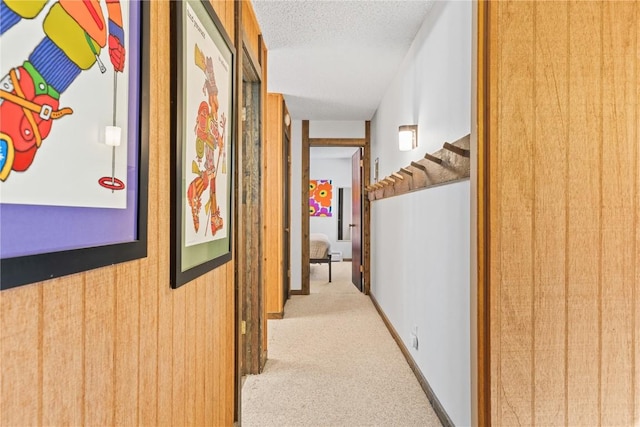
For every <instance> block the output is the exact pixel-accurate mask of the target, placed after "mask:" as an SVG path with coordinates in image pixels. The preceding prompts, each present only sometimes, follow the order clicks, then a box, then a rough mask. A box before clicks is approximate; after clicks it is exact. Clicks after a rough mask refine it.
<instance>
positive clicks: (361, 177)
mask: <svg viewBox="0 0 640 427" xmlns="http://www.w3.org/2000/svg"><path fill="white" fill-rule="evenodd" d="M369 144H370V122H368V121H367V122H365V137H364V138H310V137H309V121H308V120H305V121H303V122H302V174H301V178H302V181H301V193H302V197H301V208H302V209H301V235H302V238H301V244H302V247H301V254H302V258H301V262H302V265H301V282H302V283H301V285H302V291H301V294H303V295H308V294H309V293H310V261H311V257H310V233H311V221H310V219H311V218H310V205H309V203H310V202H309V197H310V179H311V178H320V177H311V175H310V159H311V157H310V152H311V149H312V148H314V149H315V148H320V147H325V148H327V147H331V148H342V149H348V150H350V151H351V153H352V154H351V156H349V157H351V158H350V159H349V162H350V163H351V164H353V167H354V171H353V172H352V176H353V177H356V176H357V178H358V179H357V180H356V182H357V184H355V185H356V188H353V185H354V184H353V182H352V183H351V188H350V190H351V195H352V200H353V202H355V205H352V206H356V208H355V209H353V208H352V215H354V214H355V215H356V216H360V218H361V220H358V221H354V220H353V219H350V220H349V223H348V225H350V229H351V231H350V235H351V240H350V244H351V254H350V258H351V259H352V260H353V259H355V260H356V262H353V261H352V262H353V278H352V280H353V283H354V285H355V286H356V287H357V288H358V289H359V290H361V291H362V292H364V293H365V294H368V292H369V223H370V216H369V201H368V199H367V198H366V197H363V195H364V190H363V183H365V182H369V177H370V167H369V158H370V154H369V151H370V145H369ZM356 157H357V159H356V160H353V159H354V158H356ZM332 214H333V212H332ZM344 220H345V218H344V217H343V218H342V221H344ZM328 223H329V224H330V225H329V227H331V230H330V233H329V234H330V235H334V234H335V235H336V237H337V223H336V224H335V226H334V225H333V221H329V222H328ZM334 231H335V233H334ZM354 237H355V239H354Z"/></svg>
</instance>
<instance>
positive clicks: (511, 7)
mask: <svg viewBox="0 0 640 427" xmlns="http://www.w3.org/2000/svg"><path fill="white" fill-rule="evenodd" d="M639 22H640V3H639V2H638V1H611V2H608V1H588V2H583V1H575V2H574V1H571V2H565V1H563V2H534V1H500V2H490V4H489V20H488V31H489V52H488V55H489V57H488V59H489V68H488V73H489V76H488V78H489V80H488V82H489V94H488V96H489V104H488V105H489V129H488V141H487V146H488V147H489V150H490V151H489V160H488V167H489V180H488V191H489V195H490V196H489V206H488V220H489V229H488V230H489V231H488V239H489V240H488V242H489V243H488V244H489V261H488V265H489V282H488V283H489V290H490V294H489V298H490V312H489V315H490V331H491V333H490V340H491V341H490V342H491V353H490V356H491V362H490V364H491V365H490V369H491V421H492V424H494V425H505V426H507V425H534V424H535V425H544V426H550V425H607V426H614V425H618V426H623V425H624V426H631V425H638V424H639V423H640V183H639V180H640V176H639V169H640V149H639V145H640V133H639V131H640V129H639V126H640V109H639V107H638V102H639V101H640V74H639V65H640V44H639V38H640V25H639Z"/></svg>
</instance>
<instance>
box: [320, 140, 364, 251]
mask: <svg viewBox="0 0 640 427" xmlns="http://www.w3.org/2000/svg"><path fill="white" fill-rule="evenodd" d="M324 149H325V148H312V153H311V162H310V164H309V175H310V179H330V180H332V185H333V200H332V202H331V206H333V210H332V213H333V216H331V217H311V218H309V232H311V233H323V234H326V235H327V237H328V238H329V241H330V242H331V252H335V251H340V252H342V257H343V258H351V241H346V242H345V241H340V242H339V241H338V188H339V187H346V188H351V159H350V158H349V159H346V158H341V159H340V158H338V159H323V158H317V157H314V155H313V152H315V151H316V150H324ZM354 151H355V148H354ZM344 202H345V203H348V204H349V206H350V205H351V198H349V199H348V200H344ZM344 220H345V221H348V222H351V217H349V218H345V219H344Z"/></svg>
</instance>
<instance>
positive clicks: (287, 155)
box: [282, 103, 291, 305]
mask: <svg viewBox="0 0 640 427" xmlns="http://www.w3.org/2000/svg"><path fill="white" fill-rule="evenodd" d="M282 109H283V115H282V116H283V117H287V116H288V113H287V111H286V108H285V106H284V103H283V105H282ZM283 121H284V120H283ZM289 124H290V122H289ZM282 133H283V135H282V141H283V144H282V145H283V159H284V171H283V178H284V179H283V197H282V204H283V206H282V209H283V210H282V212H283V214H284V215H283V231H284V232H283V236H282V280H283V282H284V283H283V284H282V285H283V286H282V292H283V295H282V304H283V305H284V303H286V302H287V299H289V289H290V288H291V209H289V201H290V200H291V141H290V139H289V135H290V128H289V125H288V124H287V121H284V123H283V132H282Z"/></svg>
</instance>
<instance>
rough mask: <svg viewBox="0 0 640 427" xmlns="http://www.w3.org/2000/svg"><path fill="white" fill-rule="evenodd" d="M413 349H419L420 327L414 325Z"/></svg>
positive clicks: (412, 332) (412, 331)
mask: <svg viewBox="0 0 640 427" xmlns="http://www.w3.org/2000/svg"><path fill="white" fill-rule="evenodd" d="M411 347H413V348H415V349H416V350H417V349H418V326H417V325H413V329H412V330H411Z"/></svg>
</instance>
